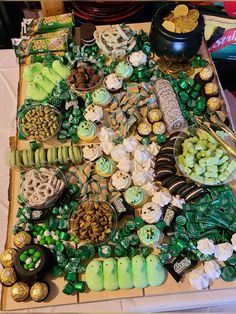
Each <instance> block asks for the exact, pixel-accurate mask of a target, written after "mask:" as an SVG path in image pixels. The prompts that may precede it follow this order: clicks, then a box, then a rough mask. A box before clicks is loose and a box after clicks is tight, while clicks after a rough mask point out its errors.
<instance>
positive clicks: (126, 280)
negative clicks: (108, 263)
mask: <svg viewBox="0 0 236 314" xmlns="http://www.w3.org/2000/svg"><path fill="white" fill-rule="evenodd" d="M117 271H118V284H119V288H120V289H131V288H133V286H134V283H133V278H132V266H131V260H130V259H129V258H128V257H121V258H119V259H118V261H117Z"/></svg>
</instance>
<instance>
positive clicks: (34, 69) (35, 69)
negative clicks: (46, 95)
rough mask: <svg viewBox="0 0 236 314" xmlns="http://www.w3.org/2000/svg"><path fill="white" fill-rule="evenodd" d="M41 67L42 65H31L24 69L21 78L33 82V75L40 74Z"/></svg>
mask: <svg viewBox="0 0 236 314" xmlns="http://www.w3.org/2000/svg"><path fill="white" fill-rule="evenodd" d="M42 69H43V65H42V63H39V62H36V63H33V64H31V65H27V66H25V67H24V73H23V78H24V80H25V81H29V82H30V81H33V79H34V77H35V75H38V74H39V73H41V72H42Z"/></svg>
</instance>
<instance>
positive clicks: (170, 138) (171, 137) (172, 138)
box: [168, 131, 181, 141]
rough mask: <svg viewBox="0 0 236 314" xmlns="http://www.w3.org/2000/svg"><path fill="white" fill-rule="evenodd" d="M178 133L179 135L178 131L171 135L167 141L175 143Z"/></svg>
mask: <svg viewBox="0 0 236 314" xmlns="http://www.w3.org/2000/svg"><path fill="white" fill-rule="evenodd" d="M180 133H181V132H180V131H177V132H173V133H171V134H170V136H169V138H168V140H169V141H175V140H176V139H177V138H178V136H179V135H180Z"/></svg>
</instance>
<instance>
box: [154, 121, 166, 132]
mask: <svg viewBox="0 0 236 314" xmlns="http://www.w3.org/2000/svg"><path fill="white" fill-rule="evenodd" d="M152 131H153V133H154V134H164V133H165V131H166V125H165V123H164V122H161V121H160V122H155V123H154V124H153V125H152Z"/></svg>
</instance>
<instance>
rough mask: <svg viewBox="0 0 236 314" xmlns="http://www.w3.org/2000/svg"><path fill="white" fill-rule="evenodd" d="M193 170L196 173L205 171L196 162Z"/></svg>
mask: <svg viewBox="0 0 236 314" xmlns="http://www.w3.org/2000/svg"><path fill="white" fill-rule="evenodd" d="M194 171H195V172H196V173H197V174H202V173H204V171H205V167H201V166H199V165H198V164H195V166H194Z"/></svg>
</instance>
